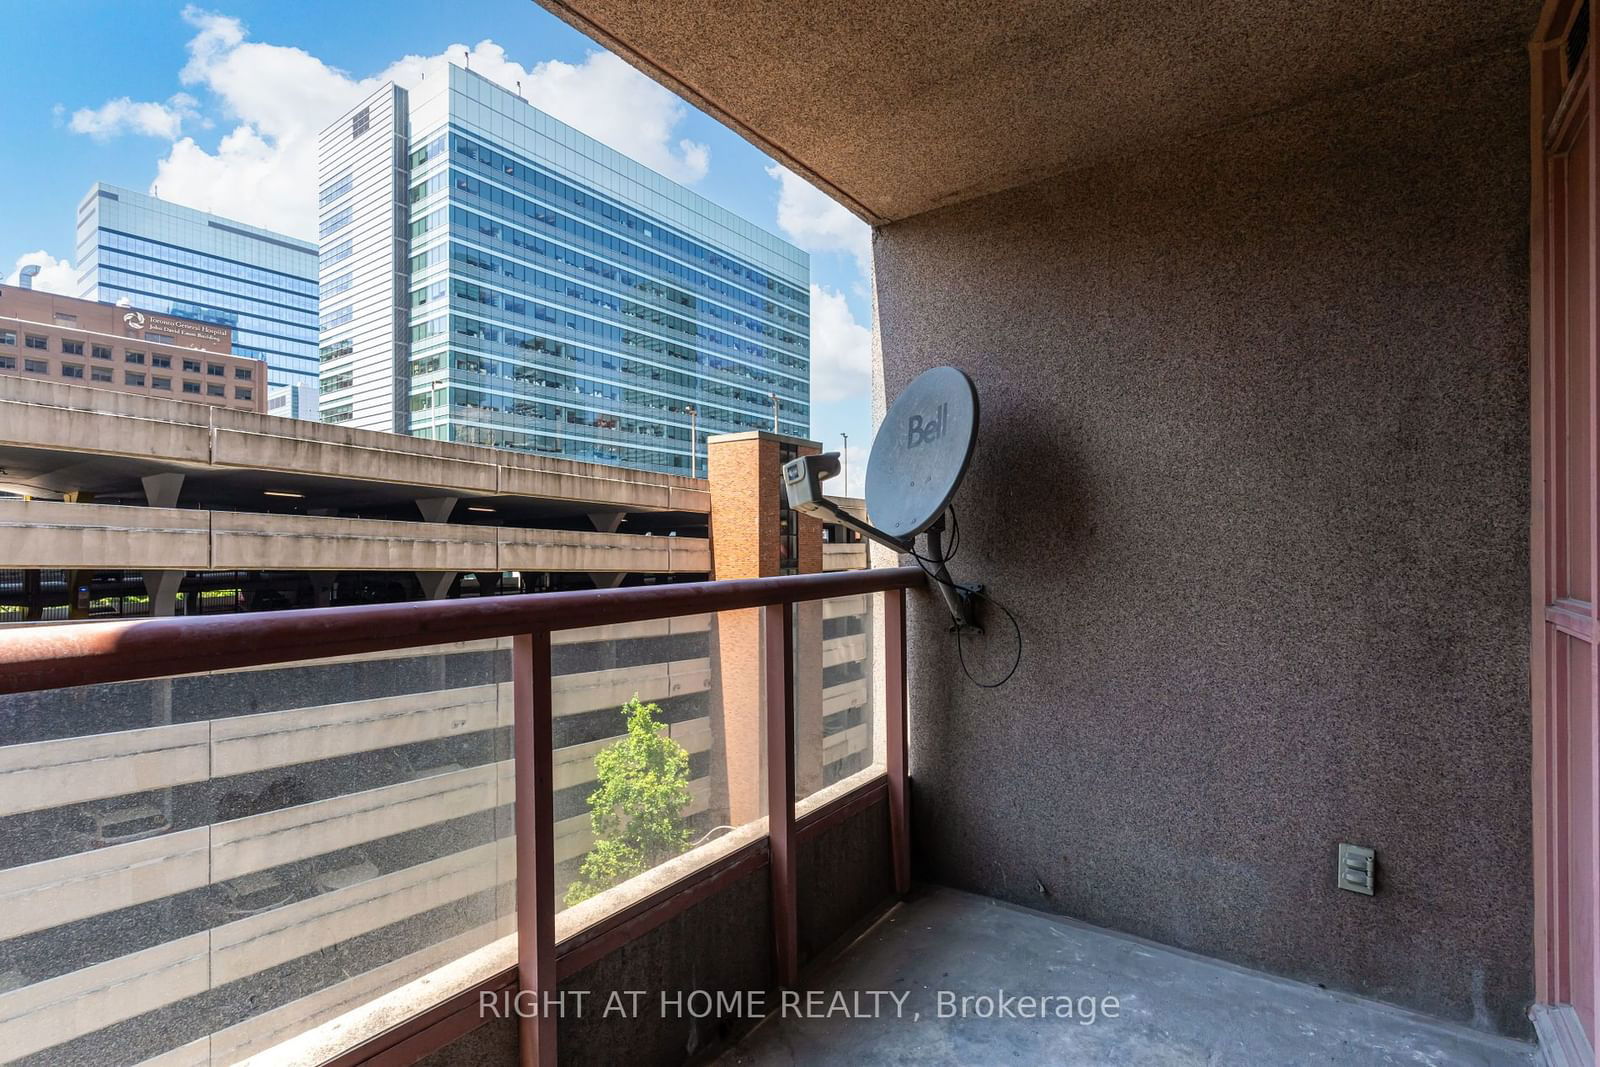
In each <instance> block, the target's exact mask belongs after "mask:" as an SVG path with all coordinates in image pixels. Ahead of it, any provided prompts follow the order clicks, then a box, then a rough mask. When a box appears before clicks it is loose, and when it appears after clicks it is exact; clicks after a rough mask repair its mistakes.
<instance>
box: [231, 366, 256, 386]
mask: <svg viewBox="0 0 1600 1067" xmlns="http://www.w3.org/2000/svg"><path fill="white" fill-rule="evenodd" d="M233 376H234V378H235V379H237V380H238V381H241V382H248V381H250V380H251V379H253V378H254V377H255V376H256V372H255V371H253V370H251V369H250V368H249V367H235V368H233Z"/></svg>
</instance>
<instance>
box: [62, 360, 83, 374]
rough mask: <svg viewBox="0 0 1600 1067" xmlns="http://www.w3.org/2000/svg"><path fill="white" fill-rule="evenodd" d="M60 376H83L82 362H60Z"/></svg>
mask: <svg viewBox="0 0 1600 1067" xmlns="http://www.w3.org/2000/svg"><path fill="white" fill-rule="evenodd" d="M61 376H62V377H63V378H82V377H83V364H82V363H63V364H61Z"/></svg>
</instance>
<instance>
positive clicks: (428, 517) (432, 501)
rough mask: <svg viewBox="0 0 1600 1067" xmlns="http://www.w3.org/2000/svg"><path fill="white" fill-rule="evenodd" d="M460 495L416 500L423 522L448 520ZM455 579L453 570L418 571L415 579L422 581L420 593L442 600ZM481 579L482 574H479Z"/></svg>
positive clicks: (448, 592) (431, 598)
mask: <svg viewBox="0 0 1600 1067" xmlns="http://www.w3.org/2000/svg"><path fill="white" fill-rule="evenodd" d="M460 499H461V498H460V497H455V496H434V497H427V498H425V499H422V500H418V501H417V510H418V511H420V512H422V521H423V522H449V521H450V514H451V512H453V511H455V509H456V504H457V503H458V502H459V501H460ZM455 580H456V572H455V571H418V572H417V581H419V582H421V583H422V595H423V596H425V597H427V598H428V599H429V600H443V599H444V598H445V597H447V596H449V595H450V585H451V583H453V582H454V581H455ZM478 580H479V581H482V580H483V576H482V575H479V576H478Z"/></svg>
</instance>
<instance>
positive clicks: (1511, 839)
mask: <svg viewBox="0 0 1600 1067" xmlns="http://www.w3.org/2000/svg"><path fill="white" fill-rule="evenodd" d="M1525 97H1526V62H1525V58H1524V56H1523V55H1522V54H1521V53H1520V51H1516V52H1506V53H1503V54H1499V55H1494V56H1490V57H1488V58H1483V59H1480V60H1476V61H1473V62H1470V63H1466V64H1462V65H1457V66H1453V67H1448V68H1441V69H1435V70H1431V71H1426V72H1423V73H1420V74H1417V75H1415V76H1412V77H1410V78H1407V79H1402V80H1399V81H1395V82H1391V83H1388V84H1386V85H1382V86H1379V87H1376V88H1370V89H1364V90H1360V91H1358V92H1355V93H1352V94H1349V95H1344V96H1339V97H1334V98H1329V99H1325V100H1323V101H1320V102H1318V103H1315V104H1313V105H1310V106H1307V107H1304V108H1299V109H1296V110H1293V111H1287V112H1278V113H1273V114H1269V115H1266V116H1265V117H1262V118H1258V119H1256V120H1252V121H1251V122H1249V123H1247V124H1245V125H1241V126H1234V127H1231V128H1228V129H1226V130H1223V131H1220V132H1215V133H1212V134H1210V135H1207V136H1205V137H1202V138H1198V139H1194V140H1190V141H1186V142H1180V143H1174V144H1171V145H1169V146H1168V147H1166V148H1165V149H1164V150H1162V151H1160V152H1155V153H1149V154H1146V155H1142V156H1140V157H1138V158H1135V159H1130V160H1126V161H1124V162H1123V163H1121V164H1119V165H1116V166H1107V167H1103V168H1099V169H1095V170H1092V171H1088V172H1082V173H1075V174H1072V175H1068V176H1063V177H1060V178H1056V179H1052V180H1049V181H1045V182H1041V183H1039V184H1036V185H1033V186H1030V187H1027V188H1024V189H1019V190H1014V191H1012V192H1008V193H1004V194H1000V195H997V196H994V197H990V198H986V199H983V200H980V201H975V202H972V203H969V204H964V205H960V206H958V207H954V208H950V209H947V210H944V211H940V212H937V213H933V214H928V215H924V216H921V217H919V218H916V219H912V220H909V221H906V222H903V223H899V224H896V225H893V226H890V227H887V228H884V229H881V230H880V231H879V232H878V236H877V239H876V244H875V254H876V260H877V286H878V298H879V312H880V316H881V325H882V332H883V340H882V345H883V359H884V364H885V371H884V373H885V378H886V382H887V387H888V392H889V394H890V395H891V396H892V395H894V394H895V393H896V392H898V391H899V389H900V388H902V387H903V386H904V384H905V383H906V382H907V381H908V380H909V379H910V378H911V377H912V376H913V375H914V374H916V373H917V372H919V371H921V370H923V369H925V368H927V367H930V366H934V365H937V364H941V363H947V362H950V363H955V364H956V365H958V366H961V367H964V368H966V369H967V370H969V371H970V372H971V373H972V374H973V375H974V377H975V378H976V380H977V382H978V388H979V392H980V394H981V396H982V404H983V416H982V418H983V430H982V441H981V445H980V448H979V451H978V454H977V457H976V460H975V462H974V464H973V467H972V472H971V475H970V476H969V478H968V479H967V482H966V485H965V487H964V488H963V490H962V492H961V495H960V497H959V500H958V505H959V508H960V515H961V525H962V528H963V529H962V551H961V556H962V558H961V559H960V561H959V563H958V565H957V566H956V568H955V569H956V570H957V571H958V577H960V578H963V579H967V580H973V581H981V582H984V583H987V584H988V586H989V587H990V589H991V590H992V591H993V592H994V593H995V594H996V595H997V596H999V597H1000V598H1002V599H1004V600H1005V601H1006V602H1007V603H1008V604H1009V605H1010V606H1011V607H1012V608H1013V610H1014V611H1015V612H1016V613H1017V616H1018V618H1019V619H1020V621H1021V626H1022V630H1023V633H1024V635H1025V638H1026V649H1025V655H1024V658H1023V662H1022V667H1021V670H1020V671H1019V672H1018V674H1017V676H1016V678H1015V679H1014V680H1013V681H1012V682H1011V684H1010V685H1008V686H1006V687H1005V688H1002V689H999V690H994V691H986V690H979V689H977V688H975V687H974V686H972V685H970V684H969V683H967V682H966V681H965V680H964V679H963V678H962V676H961V673H960V670H959V668H958V667H957V665H956V663H955V657H954V656H953V655H952V652H953V649H951V647H950V644H951V641H952V638H951V637H949V636H948V635H947V634H946V633H945V632H944V625H945V619H944V618H943V613H942V609H940V608H939V607H938V606H937V605H936V604H935V603H934V602H933V601H932V600H931V599H929V598H928V597H925V596H918V597H916V598H915V600H916V604H915V608H914V613H915V614H914V619H913V621H914V631H913V638H912V640H913V645H912V650H913V656H912V659H913V679H912V690H911V692H912V700H911V708H912V710H911V714H912V731H913V752H912V772H913V774H914V776H915V782H916V787H915V802H914V805H913V810H914V812H915V817H916V823H915V832H916V840H917V846H918V849H919V851H920V862H921V865H922V867H921V869H922V873H923V874H924V875H927V876H931V877H932V878H934V879H937V880H940V881H943V882H947V883H950V884H953V885H956V886H961V887H965V888H970V889H975V890H978V891H981V892H984V893H989V894H993V895H995V896H998V897H1001V898H1004V899H1007V900H1012V901H1016V902H1019V903H1025V904H1028V905H1031V906H1035V907H1042V908H1046V909H1050V910H1054V911H1057V912H1061V913H1065V914H1069V915H1073V916H1076V917H1079V918H1082V919H1086V920H1088V921H1090V922H1094V923H1100V924H1104V925H1107V926H1110V927H1114V928H1117V929H1121V930H1126V931H1130V932H1132V933H1135V934H1139V935H1144V936H1148V937H1151V938H1155V939H1157V940H1160V941H1163V942H1166V943H1169V944H1175V945H1180V946H1182V947H1185V948H1188V949H1193V950H1196V951H1199V952H1203V953H1207V954H1210V955H1213V956H1219V957H1222V958H1225V959H1229V960H1235V961H1239V962H1242V963H1245V964H1249V965H1254V966H1259V967H1263V968H1266V969H1268V970H1271V971H1276V972H1279V973H1283V974H1287V975H1290V976H1293V977H1297V978H1303V979H1307V980H1311V981H1317V982H1324V983H1327V984H1328V985H1329V986H1331V987H1334V988H1339V989H1346V990H1354V991H1358V992H1361V993H1365V994H1370V995H1375V996H1378V997H1382V998H1385V999H1388V1000H1392V1001H1396V1002H1399V1003H1402V1004H1406V1005H1410V1006H1414V1007H1416V1008H1420V1009H1423V1010H1426V1011H1429V1012H1433V1013H1437V1014H1439V1015H1443V1016H1446V1017H1449V1018H1452V1019H1458V1020H1462V1021H1466V1022H1470V1023H1473V1024H1475V1025H1478V1026H1481V1027H1485V1028H1491V1029H1498V1030H1502V1031H1506V1032H1512V1033H1525V1032H1526V1023H1525V1021H1524V1017H1523V1012H1524V1010H1525V1008H1526V1006H1527V1003H1528V1002H1529V1000H1530V999H1531V995H1532V983H1531V955H1532V948H1533V932H1532V922H1531V907H1532V893H1531V886H1530V874H1529V872H1530V869H1531V863H1530V848H1531V846H1530V835H1531V823H1530V810H1529V793H1530V729H1529V710H1528V678H1527V644H1528V621H1527V605H1528V588H1527V581H1528V577H1527V568H1528V559H1527V550H1526V540H1527V536H1528V514H1527V512H1528V478H1529V468H1528V424H1527V415H1526V411H1527V404H1528V373H1527V348H1528V333H1527V328H1528V323H1527V310H1526V309H1527V262H1526V245H1527V233H1526V226H1527V224H1526V218H1527V203H1528V190H1527V158H1526V157H1527V133H1526V129H1527V107H1526V102H1525ZM989 620H990V624H991V626H992V630H991V635H992V636H991V637H989V638H986V639H979V640H976V641H972V642H969V644H968V647H967V654H968V656H967V658H968V661H969V662H970V663H972V664H973V667H974V669H975V670H976V671H979V672H980V673H984V674H987V675H988V676H990V677H992V676H994V675H995V674H997V673H1000V672H1002V671H1003V670H1004V667H1005V666H1006V664H1007V663H1008V662H1009V656H1010V651H1011V647H1012V646H1011V635H1010V631H1009V628H1008V627H1007V625H1006V624H1005V622H1004V621H1003V620H1001V619H1000V617H999V616H998V614H996V613H992V612H991V613H990V616H989ZM1340 841H1351V842H1356V843H1359V844H1364V845H1369V846H1372V847H1374V848H1376V849H1377V852H1378V859H1379V865H1380V866H1379V872H1380V873H1379V890H1378V894H1377V895H1376V896H1375V897H1372V898H1367V897H1363V896H1358V895H1355V894H1352V893H1346V892H1340V891H1338V890H1336V889H1335V888H1334V869H1335V847H1336V845H1337V844H1338V843H1339V842H1340ZM1107 992H1111V993H1115V992H1116V991H1115V990H1107ZM1152 1008H1153V1009H1155V1010H1159V1006H1158V1005H1152Z"/></svg>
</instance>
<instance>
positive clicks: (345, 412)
mask: <svg viewBox="0 0 1600 1067" xmlns="http://www.w3.org/2000/svg"><path fill="white" fill-rule="evenodd" d="M354 414H355V406H354V405H353V404H340V405H339V406H338V407H332V408H327V409H326V410H324V411H323V412H322V421H323V422H349V421H350V419H351V418H352V417H353V416H354Z"/></svg>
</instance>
